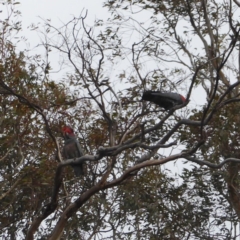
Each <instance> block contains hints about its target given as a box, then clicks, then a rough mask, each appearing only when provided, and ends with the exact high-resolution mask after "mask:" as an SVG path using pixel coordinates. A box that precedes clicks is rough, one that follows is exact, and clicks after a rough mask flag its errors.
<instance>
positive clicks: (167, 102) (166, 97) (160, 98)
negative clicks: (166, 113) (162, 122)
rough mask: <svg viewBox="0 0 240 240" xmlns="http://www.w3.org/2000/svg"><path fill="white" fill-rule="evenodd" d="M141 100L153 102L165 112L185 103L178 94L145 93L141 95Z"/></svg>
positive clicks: (183, 98)
mask: <svg viewBox="0 0 240 240" xmlns="http://www.w3.org/2000/svg"><path fill="white" fill-rule="evenodd" d="M142 100H145V101H150V102H153V103H155V104H157V105H158V106H160V107H162V108H164V109H165V110H170V109H171V108H173V107H174V106H176V105H181V104H183V103H184V102H186V99H185V97H183V96H182V95H180V94H178V93H173V92H160V91H146V92H144V93H143V95H142Z"/></svg>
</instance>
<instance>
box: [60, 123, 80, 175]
mask: <svg viewBox="0 0 240 240" xmlns="http://www.w3.org/2000/svg"><path fill="white" fill-rule="evenodd" d="M62 131H63V138H64V140H65V141H64V147H63V157H64V159H65V160H66V159H72V158H79V157H81V156H83V155H84V152H83V150H82V149H81V147H80V145H79V142H78V141H77V139H76V136H75V134H74V132H73V129H72V128H71V127H68V126H65V127H63V129H62ZM71 166H72V167H73V170H74V173H75V176H76V177H79V176H81V175H83V174H84V172H83V164H74V163H73V164H71Z"/></svg>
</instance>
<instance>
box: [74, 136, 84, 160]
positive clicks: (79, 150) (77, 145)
mask: <svg viewBox="0 0 240 240" xmlns="http://www.w3.org/2000/svg"><path fill="white" fill-rule="evenodd" d="M75 144H76V147H77V149H78V152H79V154H80V157H81V156H83V155H84V152H83V150H82V148H81V147H80V144H79V142H78V141H77V139H76V140H75Z"/></svg>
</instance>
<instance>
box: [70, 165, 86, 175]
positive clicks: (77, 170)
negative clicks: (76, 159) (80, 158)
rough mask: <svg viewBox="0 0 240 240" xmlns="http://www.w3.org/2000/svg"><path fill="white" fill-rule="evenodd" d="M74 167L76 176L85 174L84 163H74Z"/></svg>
mask: <svg viewBox="0 0 240 240" xmlns="http://www.w3.org/2000/svg"><path fill="white" fill-rule="evenodd" d="M72 167H73V170H74V173H75V176H76V177H80V176H82V175H84V171H83V166H82V164H81V165H73V166H72Z"/></svg>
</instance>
